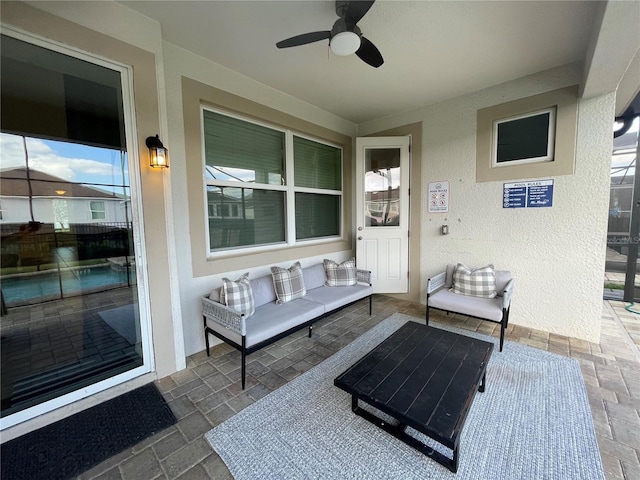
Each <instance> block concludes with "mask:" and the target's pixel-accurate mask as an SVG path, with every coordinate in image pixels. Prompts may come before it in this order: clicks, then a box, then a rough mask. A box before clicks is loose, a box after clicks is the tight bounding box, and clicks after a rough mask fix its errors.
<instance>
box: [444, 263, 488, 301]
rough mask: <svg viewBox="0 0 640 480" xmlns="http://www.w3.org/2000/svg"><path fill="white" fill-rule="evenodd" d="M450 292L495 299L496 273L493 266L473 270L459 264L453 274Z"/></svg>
mask: <svg viewBox="0 0 640 480" xmlns="http://www.w3.org/2000/svg"><path fill="white" fill-rule="evenodd" d="M450 291H452V292H453V293H459V294H462V295H472V296H474V297H483V298H495V297H496V295H497V292H496V272H495V270H494V269H493V265H487V266H485V267H482V268H476V269H475V270H471V269H470V268H469V267H467V266H466V265H464V264H462V263H459V264H458V266H457V267H456V269H455V271H454V272H453V286H452V287H451V289H450Z"/></svg>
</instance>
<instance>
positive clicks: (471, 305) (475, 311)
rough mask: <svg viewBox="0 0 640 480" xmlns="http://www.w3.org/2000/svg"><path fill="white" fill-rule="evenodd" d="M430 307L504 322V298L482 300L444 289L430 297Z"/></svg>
mask: <svg viewBox="0 0 640 480" xmlns="http://www.w3.org/2000/svg"><path fill="white" fill-rule="evenodd" d="M428 301H429V306H430V307H434V308H439V309H441V310H448V311H451V312H457V313H461V314H463V315H471V316H474V317H480V318H485V319H487V320H491V321H494V322H500V321H501V320H502V298H500V297H495V298H481V297H472V296H469V295H460V294H457V293H453V292H450V291H449V290H446V289H444V288H442V289H440V290H438V291H437V292H436V293H434V294H432V295H430V296H429V299H428Z"/></svg>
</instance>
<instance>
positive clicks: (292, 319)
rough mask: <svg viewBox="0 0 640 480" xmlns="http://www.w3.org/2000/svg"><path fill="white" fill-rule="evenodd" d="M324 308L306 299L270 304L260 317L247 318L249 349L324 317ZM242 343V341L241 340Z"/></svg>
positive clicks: (265, 306)
mask: <svg viewBox="0 0 640 480" xmlns="http://www.w3.org/2000/svg"><path fill="white" fill-rule="evenodd" d="M324 312H325V309H324V306H323V305H320V304H318V303H314V302H310V301H308V300H306V299H304V298H298V299H295V300H291V301H289V302H287V303H283V304H276V303H268V304H265V305H262V306H261V307H260V315H254V316H253V317H249V318H247V347H251V346H252V345H255V344H256V343H260V342H262V341H263V340H266V339H268V338H271V337H274V336H276V335H278V334H279V333H282V332H285V331H287V330H289V329H290V328H293V327H295V326H297V325H300V324H301V323H304V322H306V321H307V320H311V319H313V318H316V317H318V316H320V315H322V314H323V313H324ZM240 341H241V340H240Z"/></svg>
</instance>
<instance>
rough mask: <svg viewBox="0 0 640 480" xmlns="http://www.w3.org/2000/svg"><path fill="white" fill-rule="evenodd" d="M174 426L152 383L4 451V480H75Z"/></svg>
mask: <svg viewBox="0 0 640 480" xmlns="http://www.w3.org/2000/svg"><path fill="white" fill-rule="evenodd" d="M174 423H176V418H175V417H174V415H173V413H172V412H171V409H170V408H169V406H168V405H167V403H166V402H165V401H164V398H162V395H161V394H160V392H159V391H158V389H157V388H156V386H155V385H154V384H153V383H150V384H148V385H145V386H143V387H140V388H137V389H136V390H133V391H131V392H128V393H125V394H123V395H120V396H119V397H116V398H114V399H112V400H108V401H106V402H104V403H101V404H99V405H96V406H95V407H91V408H89V409H87V410H84V411H82V412H79V413H76V414H75V415H72V416H70V417H67V418H65V419H62V420H60V421H58V422H55V423H52V424H51V425H47V426H46V427H43V428H41V429H39V430H35V431H33V432H30V433H28V434H26V435H23V436H21V437H18V438H16V439H14V440H10V441H8V442H6V443H3V444H2V445H1V446H0V477H1V478H2V480H14V479H15V480H18V479H19V480H25V479H29V480H39V479H42V480H45V479H46V480H54V479H68V478H74V477H76V476H77V475H79V474H81V473H82V472H85V471H86V470H89V469H90V468H91V467H94V466H95V465H98V464H99V463H101V462H103V461H104V460H106V459H107V458H109V457H112V456H114V455H115V454H117V453H120V452H122V451H123V450H126V449H128V448H130V447H132V446H134V445H135V444H136V443H138V442H140V441H142V440H144V439H145V438H147V437H150V436H151V435H153V434H155V433H158V432H160V431H162V430H164V429H165V428H167V427H170V426H171V425H173V424H174Z"/></svg>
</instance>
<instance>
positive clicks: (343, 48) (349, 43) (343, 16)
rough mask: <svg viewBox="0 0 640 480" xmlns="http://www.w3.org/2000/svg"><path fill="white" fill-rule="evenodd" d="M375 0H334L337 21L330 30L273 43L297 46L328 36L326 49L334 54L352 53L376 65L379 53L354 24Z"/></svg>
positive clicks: (380, 62) (304, 34) (376, 66)
mask: <svg viewBox="0 0 640 480" xmlns="http://www.w3.org/2000/svg"><path fill="white" fill-rule="evenodd" d="M374 1H375V0H366V1H365V0H356V1H354V0H352V1H348V0H336V14H337V15H338V17H340V18H338V20H336V22H335V23H334V24H333V28H332V29H331V30H325V31H321V32H309V33H303V34H302V35H296V36H295V37H291V38H287V39H286V40H282V41H280V42H278V43H276V47H278V48H289V47H297V46H299V45H306V44H307V43H313V42H319V41H320V40H325V39H327V38H328V39H329V48H330V49H331V51H332V52H333V53H335V54H336V55H342V56H344V55H351V54H352V53H355V54H356V55H357V56H358V57H359V58H360V59H361V60H362V61H364V62H365V63H368V64H369V65H371V66H372V67H375V68H378V67H379V66H380V65H382V64H383V63H384V60H383V58H382V54H381V53H380V51H379V50H378V49H377V48H376V46H375V45H374V44H373V43H371V41H369V40H368V39H367V38H365V37H364V36H363V35H362V31H361V30H360V28H359V27H358V26H357V25H356V23H358V22H359V21H360V20H361V19H362V17H364V16H365V14H366V13H367V12H368V11H369V9H370V8H371V6H372V5H373V2H374Z"/></svg>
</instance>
